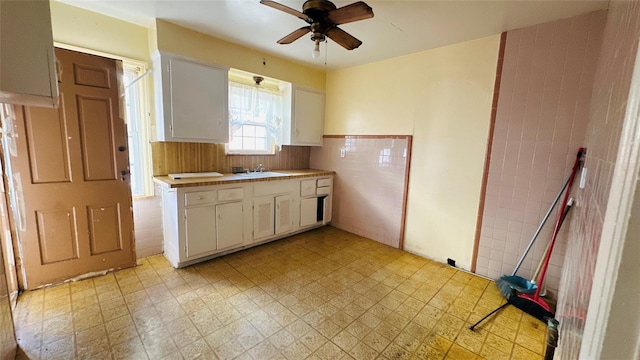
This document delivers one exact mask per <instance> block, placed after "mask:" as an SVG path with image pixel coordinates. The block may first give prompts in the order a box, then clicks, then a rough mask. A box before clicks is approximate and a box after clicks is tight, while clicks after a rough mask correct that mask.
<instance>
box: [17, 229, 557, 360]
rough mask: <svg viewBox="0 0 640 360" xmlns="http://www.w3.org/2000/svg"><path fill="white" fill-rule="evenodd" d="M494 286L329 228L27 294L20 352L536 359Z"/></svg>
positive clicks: (531, 331) (39, 355)
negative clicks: (179, 264) (180, 264)
mask: <svg viewBox="0 0 640 360" xmlns="http://www.w3.org/2000/svg"><path fill="white" fill-rule="evenodd" d="M503 302H504V300H503V298H502V296H501V295H500V292H499V291H498V288H497V287H496V285H495V284H494V283H493V282H490V281H488V280H486V279H483V278H480V277H477V276H473V275H470V274H468V273H465V272H461V271H458V270H456V269H454V268H451V267H449V266H447V265H444V264H441V263H437V262H434V261H430V260H427V259H424V258H421V257H419V256H416V255H413V254H410V253H407V252H404V251H400V250H397V249H393V248H391V247H389V246H386V245H382V244H380V243H377V242H375V241H372V240H368V239H365V238H362V237H359V236H356V235H353V234H350V233H347V232H344V231H341V230H338V229H335V228H332V227H323V228H320V229H316V230H313V231H309V232H306V233H303V234H300V235H296V236H292V237H289V238H287V239H283V240H278V241H274V242H271V243H268V244H265V245H261V246H258V247H254V248H251V249H248V250H244V251H240V252H237V253H234V254H230V255H227V256H223V257H219V258H216V259H213V260H210V261H206V262H203V263H200V264H197V265H193V266H190V267H187V268H184V269H174V268H172V267H171V266H170V265H169V263H168V262H167V261H166V260H165V258H164V257H163V256H162V255H157V256H151V257H148V258H143V259H139V265H138V266H137V267H135V268H133V269H126V270H121V271H117V272H113V273H109V274H107V275H104V276H99V277H94V278H90V279H86V280H82V281H77V282H71V283H66V284H63V285H58V286H54V287H49V288H45V289H40V290H34V291H27V292H25V293H24V294H22V295H21V296H20V298H19V300H18V305H17V308H16V311H15V314H14V316H15V319H16V324H17V326H16V331H17V337H18V343H19V345H20V348H21V350H20V354H19V357H18V358H19V359H154V360H155V359H196V358H199V359H254V360H262V359H287V360H299V359H358V360H369V359H389V360H392V359H456V360H458V359H490V360H500V359H542V358H543V356H542V355H543V354H544V350H545V348H544V346H545V345H544V344H545V331H546V326H545V325H544V324H543V323H542V322H540V321H538V320H536V319H535V318H532V317H531V316H529V315H527V314H524V313H523V312H521V311H520V310H517V309H515V308H513V307H507V308H505V309H504V310H503V311H501V312H500V313H498V315H497V316H494V317H493V318H491V319H490V320H489V321H487V322H485V323H484V324H483V325H481V326H480V327H478V328H476V330H475V331H471V330H469V326H470V325H471V324H472V323H473V322H475V321H476V320H478V319H480V317H482V316H483V315H485V314H486V313H488V312H490V311H491V310H492V309H494V308H495V307H497V306H499V305H500V304H501V303H503Z"/></svg>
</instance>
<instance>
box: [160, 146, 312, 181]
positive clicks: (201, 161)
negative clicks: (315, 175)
mask: <svg viewBox="0 0 640 360" xmlns="http://www.w3.org/2000/svg"><path fill="white" fill-rule="evenodd" d="M309 151H310V148H309V147H308V146H283V147H282V150H281V151H278V150H276V153H275V155H227V154H226V152H225V147H224V144H202V143H181V142H152V143H151V155H152V159H153V176H158V175H167V174H174V173H186V172H206V171H217V172H220V173H229V172H231V167H233V166H241V167H243V168H246V169H253V168H254V167H255V166H256V165H258V164H262V165H263V166H264V168H265V169H269V170H295V169H308V168H309Z"/></svg>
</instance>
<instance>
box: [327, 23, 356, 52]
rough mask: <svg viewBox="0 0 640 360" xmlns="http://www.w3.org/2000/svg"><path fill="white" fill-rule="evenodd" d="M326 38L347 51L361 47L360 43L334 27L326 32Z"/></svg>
mask: <svg viewBox="0 0 640 360" xmlns="http://www.w3.org/2000/svg"><path fill="white" fill-rule="evenodd" d="M327 36H328V37H329V38H330V39H331V40H333V41H335V42H336V43H338V44H339V45H340V46H342V47H343V48H345V49H347V50H353V49H355V48H357V47H358V46H360V45H362V41H360V40H358V39H356V38H354V37H353V36H351V35H349V33H347V32H346V31H344V30H342V29H340V28H337V27H334V28H331V29H329V31H327Z"/></svg>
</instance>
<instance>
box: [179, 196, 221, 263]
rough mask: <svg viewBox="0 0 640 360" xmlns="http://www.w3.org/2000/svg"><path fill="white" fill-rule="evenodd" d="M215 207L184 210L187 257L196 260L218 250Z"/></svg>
mask: <svg viewBox="0 0 640 360" xmlns="http://www.w3.org/2000/svg"><path fill="white" fill-rule="evenodd" d="M215 212H216V207H215V206H200V207H192V208H186V209H185V210H184V228H185V257H186V258H187V259H194V258H198V257H201V256H203V255H208V254H211V253H212V252H214V251H215V250H216V240H215V238H214V235H215V233H216V223H215V222H214V221H213V219H214V218H215Z"/></svg>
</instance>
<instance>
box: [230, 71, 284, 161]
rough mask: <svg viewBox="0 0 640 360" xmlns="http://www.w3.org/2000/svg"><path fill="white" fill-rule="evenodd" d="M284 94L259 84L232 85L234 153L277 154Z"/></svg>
mask: <svg viewBox="0 0 640 360" xmlns="http://www.w3.org/2000/svg"><path fill="white" fill-rule="evenodd" d="M282 98H283V96H282V94H281V92H280V91H279V90H275V89H270V88H267V87H259V86H257V85H245V84H241V83H238V82H235V81H230V82H229V132H230V140H229V144H228V145H227V152H228V153H230V154H274V151H275V145H277V144H279V143H280V139H281V127H282Z"/></svg>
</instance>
